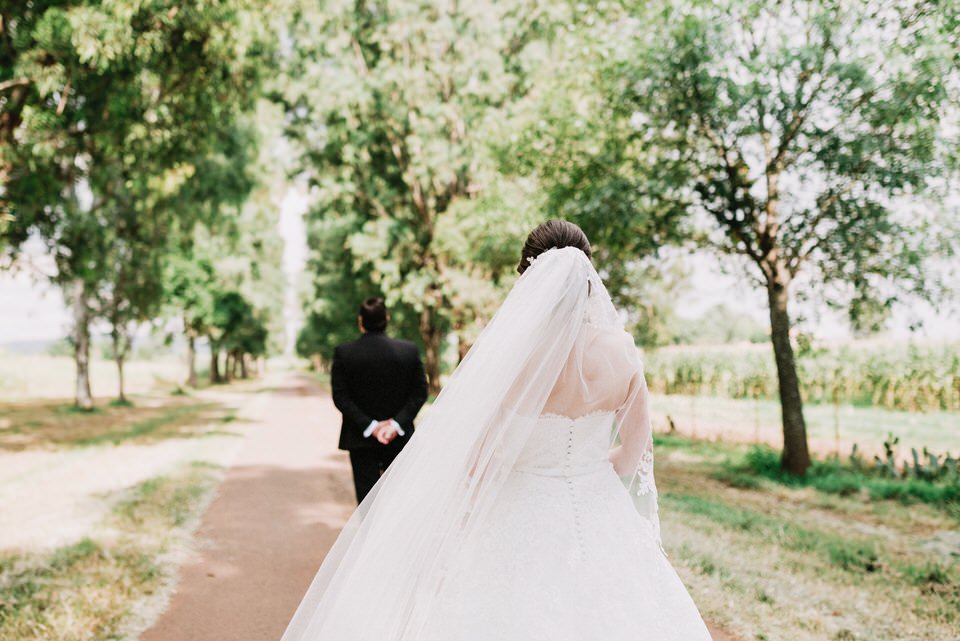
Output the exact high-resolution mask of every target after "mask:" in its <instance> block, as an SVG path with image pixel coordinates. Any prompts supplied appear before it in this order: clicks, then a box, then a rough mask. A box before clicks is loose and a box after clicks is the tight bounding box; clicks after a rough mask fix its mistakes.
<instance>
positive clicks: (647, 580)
mask: <svg viewBox="0 0 960 641" xmlns="http://www.w3.org/2000/svg"><path fill="white" fill-rule="evenodd" d="M590 261H591V253H590V244H589V242H588V241H587V238H586V236H585V235H584V233H583V231H582V230H581V229H580V228H579V227H577V226H576V225H574V224H573V223H569V222H565V221H559V220H551V221H548V222H546V223H544V224H542V225H540V226H539V227H537V228H536V229H534V230H533V232H531V233H530V236H529V237H528V238H527V241H526V244H525V245H524V247H523V255H522V258H521V262H520V265H519V267H518V271H519V272H520V274H521V275H520V278H519V279H518V280H517V283H516V285H514V287H513V289H512V290H511V292H510V294H509V295H508V296H507V299H506V300H505V301H504V303H503V306H502V307H501V308H500V310H499V311H498V312H497V314H496V316H494V318H493V320H491V321H490V323H489V324H488V325H487V327H486V328H485V329H484V331H483V333H482V334H481V335H480V337H479V339H478V340H477V342H476V344H475V345H474V346H473V348H472V349H471V350H470V352H469V353H468V354H467V356H466V358H464V360H463V362H462V363H461V364H460V366H459V367H458V368H457V370H456V371H455V372H454V374H453V375H452V376H451V377H450V380H449V382H448V383H447V385H446V386H445V387H444V389H443V392H442V393H441V394H440V396H439V397H438V398H437V400H436V402H435V403H434V404H433V406H432V407H431V408H430V409H429V411H428V413H427V416H426V418H425V419H424V420H423V421H422V424H421V426H420V428H419V429H418V430H417V432H416V434H415V435H414V436H413V438H412V440H411V441H410V443H409V444H408V445H407V447H406V448H405V449H404V450H403V452H402V453H401V454H400V456H399V457H398V458H397V459H396V460H395V461H394V463H393V464H392V465H391V466H390V468H389V469H388V470H387V473H386V474H384V476H383V477H382V478H381V480H380V482H379V483H378V484H377V486H376V487H375V488H374V489H373V491H372V492H371V493H370V494H369V495H368V496H367V498H366V499H365V500H364V501H363V503H361V505H360V507H359V508H357V511H356V512H355V513H354V515H353V517H352V518H351V519H350V521H349V522H348V523H347V525H346V527H345V528H344V530H343V532H342V533H341V534H340V538H339V539H338V540H337V542H336V544H334V546H333V548H332V549H331V550H330V552H329V554H328V555H327V557H326V559H325V560H324V562H323V565H322V566H321V567H320V571H319V573H318V574H317V576H316V578H315V579H314V581H313V584H312V585H311V586H310V589H309V590H308V592H307V594H306V596H305V597H304V599H303V602H302V603H301V604H300V607H299V608H298V609H297V612H296V614H295V615H294V617H293V620H292V621H291V622H290V625H289V626H288V628H287V631H286V633H285V634H284V636H283V641H539V640H543V641H547V640H549V641H628V640H629V641H640V640H644V641H709V639H710V635H709V633H708V632H707V629H706V627H705V626H704V623H703V620H702V619H701V618H700V615H699V613H698V612H697V609H696V606H695V605H694V604H693V601H692V600H691V599H690V596H689V595H688V594H687V591H686V589H685V588H684V586H683V584H682V583H681V582H680V579H679V578H678V577H677V575H676V573H675V572H674V570H673V568H672V567H671V566H670V563H669V561H668V560H667V558H666V555H665V554H664V553H663V551H662V547H661V544H660V526H659V520H658V518H657V491H656V486H655V485H654V479H653V447H652V435H651V428H650V417H649V414H648V408H647V387H646V382H645V381H644V376H643V369H642V365H641V363H640V359H639V356H638V354H637V350H636V349H635V347H634V344H633V340H632V338H631V337H630V335H629V334H627V333H626V332H625V331H624V330H623V325H622V322H621V320H620V318H619V315H618V314H617V312H616V310H615V309H614V307H613V304H612V303H611V301H610V297H609V295H608V294H607V291H606V289H605V287H604V286H603V283H602V282H601V280H600V277H599V275H598V274H597V271H596V270H595V269H594V267H593V265H592V264H591V262H590Z"/></svg>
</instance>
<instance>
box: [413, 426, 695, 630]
mask: <svg viewBox="0 0 960 641" xmlns="http://www.w3.org/2000/svg"><path fill="white" fill-rule="evenodd" d="M612 422H613V413H612V412H595V413H590V414H587V415H585V416H582V417H579V418H576V419H571V418H567V417H562V416H549V415H548V416H544V417H542V418H540V419H539V420H537V421H536V425H535V427H534V428H533V433H532V435H531V438H530V440H529V441H528V443H527V445H526V446H525V447H524V449H523V451H522V452H521V454H520V458H519V460H518V461H517V464H516V465H515V467H514V470H513V472H512V473H511V475H510V477H509V478H508V480H507V482H506V484H505V485H504V487H503V489H502V490H501V494H500V497H499V499H498V501H497V503H496V505H495V506H494V508H493V510H492V513H491V514H490V516H489V520H488V525H489V530H488V531H486V532H485V533H484V534H483V535H482V536H478V537H476V539H475V540H474V541H472V542H470V544H468V545H467V546H466V547H465V548H464V549H463V551H462V553H461V554H460V555H459V565H457V566H455V567H454V568H453V569H452V571H451V572H449V574H448V577H447V578H446V580H445V581H444V584H443V587H442V588H441V590H440V592H439V597H438V600H437V603H436V605H435V608H434V611H433V615H432V616H431V617H430V619H429V621H430V623H429V624H428V626H427V628H426V629H425V630H424V633H423V634H422V635H421V637H420V639H422V641H494V640H496V641H541V640H542V641H593V640H596V641H701V640H704V641H708V640H709V639H710V636H709V633H708V632H707V630H706V628H705V627H704V625H703V622H702V620H701V619H700V615H699V614H698V612H697V609H696V606H695V605H694V604H693V601H692V600H691V599H690V597H689V595H688V594H687V591H686V589H685V588H684V586H683V584H682V583H681V582H680V579H679V578H678V577H677V574H676V572H674V570H673V568H672V567H671V566H670V563H669V562H668V561H667V559H666V557H665V555H664V554H663V552H662V551H661V549H660V545H659V543H658V541H657V536H656V532H655V531H654V530H653V528H652V527H651V525H650V523H649V522H648V521H646V520H645V519H643V518H641V517H640V516H638V515H637V512H636V510H635V509H634V506H633V503H632V502H631V501H630V497H629V496H628V495H627V491H626V490H625V489H624V487H623V485H622V483H621V482H620V478H619V477H618V476H617V475H616V474H615V473H614V470H613V467H612V466H611V464H610V462H609V461H608V458H607V455H608V444H609V440H610V430H611V424H612Z"/></svg>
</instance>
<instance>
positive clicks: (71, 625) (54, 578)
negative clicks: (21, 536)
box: [0, 465, 219, 641]
mask: <svg viewBox="0 0 960 641" xmlns="http://www.w3.org/2000/svg"><path fill="white" fill-rule="evenodd" d="M218 477H219V473H218V471H217V470H216V469H214V468H212V467H211V466H209V465H191V466H188V467H186V468H185V469H183V470H181V471H180V472H179V473H177V474H174V475H170V476H164V477H158V478H154V479H150V480H148V481H145V482H143V483H141V484H139V485H137V486H135V487H133V488H131V489H130V490H129V491H128V492H126V493H125V494H124V495H123V496H121V497H117V499H116V503H115V505H114V508H113V510H112V512H111V514H110V516H109V517H108V519H107V522H106V523H104V524H103V525H104V528H103V530H104V531H103V532H102V533H101V534H100V535H99V536H91V537H88V538H84V539H82V540H80V541H78V542H76V543H74V544H72V545H68V546H64V547H61V548H59V549H57V550H54V551H52V552H49V553H45V554H32V555H23V554H17V553H15V552H10V551H5V552H2V553H0V641H41V640H42V641H47V640H49V639H57V640H58V641H81V640H88V639H98V640H104V641H106V640H111V639H121V638H125V637H126V636H127V634H128V632H129V628H130V626H131V625H135V623H134V622H135V620H136V618H137V613H136V611H135V608H136V604H137V603H138V602H140V601H141V600H142V599H145V598H147V597H149V596H150V595H152V594H154V593H156V592H157V591H159V590H161V589H162V588H163V587H164V585H165V583H167V582H168V581H170V576H171V572H172V568H171V567H170V563H169V560H167V557H168V555H169V554H170V553H171V551H172V550H173V549H175V548H176V547H177V546H182V545H184V544H185V542H186V540H187V539H188V537H189V534H190V531H191V530H192V526H193V523H194V522H195V519H196V518H198V516H199V514H200V513H201V512H202V509H203V507H204V505H205V504H206V500H207V498H208V497H209V496H210V495H211V494H212V490H213V488H214V487H215V486H216V482H217V480H218Z"/></svg>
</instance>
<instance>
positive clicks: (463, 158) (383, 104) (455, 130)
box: [283, 0, 565, 393]
mask: <svg viewBox="0 0 960 641" xmlns="http://www.w3.org/2000/svg"><path fill="white" fill-rule="evenodd" d="M554 14H557V15H554ZM564 14H565V10H564V9H563V8H562V7H560V6H557V5H550V4H547V3H538V2H535V3H522V2H506V3H493V2H486V1H484V2H481V3H480V4H479V5H477V4H476V3H474V4H473V5H471V6H470V7H466V6H460V5H456V4H443V5H438V6H425V5H422V4H418V3H415V2H409V1H408V0H401V1H393V2H377V3H367V4H362V3H361V4H356V3H331V4H328V5H325V6H323V7H322V8H316V7H314V6H312V5H311V4H309V3H304V4H303V5H302V8H301V10H300V13H298V14H297V16H296V18H297V20H296V22H295V24H294V25H292V27H291V35H292V39H293V41H294V43H295V46H294V47H293V49H294V51H295V52H296V53H295V55H293V56H292V57H291V59H290V61H289V67H290V68H289V70H288V72H287V81H286V82H287V83H288V86H287V87H286V88H285V90H284V93H283V96H284V100H285V103H286V105H287V108H288V111H289V113H290V119H291V123H292V127H291V132H292V134H293V136H294V138H295V141H296V144H297V145H298V148H299V150H300V153H301V156H302V164H303V168H304V170H305V171H307V173H308V176H309V177H310V180H311V182H312V185H313V186H314V187H315V188H316V190H315V193H316V194H317V202H316V204H315V206H314V207H313V209H312V212H311V214H310V216H311V217H313V218H317V219H324V220H336V219H341V218H343V219H344V225H346V226H348V227H350V228H351V229H352V231H351V233H350V235H349V236H348V238H347V239H346V241H345V245H346V252H347V254H348V256H347V261H348V264H349V265H351V268H352V269H354V270H356V271H358V272H361V273H364V274H366V275H368V280H369V282H370V283H371V284H374V285H375V286H376V289H378V290H382V291H383V292H384V293H385V294H386V298H387V302H388V305H390V306H391V307H393V308H401V307H404V306H408V307H410V308H413V309H414V310H416V312H417V314H418V333H419V336H420V339H421V342H422V344H423V347H424V350H425V359H424V360H425V369H426V372H427V376H428V379H429V383H430V389H431V391H432V392H434V393H436V392H437V391H438V390H439V385H440V373H441V348H442V344H443V340H442V339H443V337H444V335H445V334H446V333H447V331H449V330H450V329H451V328H453V329H454V330H455V331H461V329H458V328H465V327H466V326H467V325H469V324H470V323H471V320H472V318H473V315H474V314H473V311H470V312H469V313H468V314H467V316H466V317H463V318H458V317H456V314H455V313H452V311H451V310H457V309H462V310H464V311H465V312H467V311H468V307H465V306H463V305H454V304H453V300H454V298H458V299H459V300H460V301H461V302H462V301H463V300H465V299H466V298H467V297H469V293H470V291H471V290H473V289H476V290H478V291H481V292H483V291H484V290H485V289H486V284H487V283H490V282H491V281H496V280H497V279H499V277H500V276H502V275H505V274H507V273H509V270H510V269H512V267H513V262H514V260H515V258H514V257H513V256H511V260H510V263H511V264H510V265H509V266H508V265H506V264H504V263H497V264H492V265H477V264H464V262H463V261H462V259H458V260H461V262H460V264H459V265H457V264H454V263H455V261H452V260H450V257H451V254H449V253H446V252H444V249H443V248H444V246H445V244H447V246H456V245H457V244H458V243H459V240H458V239H462V238H470V236H469V235H468V234H465V233H464V232H469V231H470V229H471V228H470V226H461V225H456V224H452V222H453V221H454V220H455V219H459V220H463V219H460V218H458V216H457V214H456V211H457V210H458V208H460V207H467V208H468V205H467V203H469V202H470V201H474V200H478V199H482V198H483V197H484V194H486V193H492V192H494V191H495V189H494V188H495V186H496V183H497V180H498V179H499V178H500V176H499V175H498V174H497V172H496V171H495V170H494V169H493V168H494V166H495V163H494V162H493V159H492V158H491V157H490V154H489V153H488V144H487V141H488V140H489V138H490V136H491V135H492V134H493V133H494V132H495V130H496V128H497V127H498V126H499V125H498V123H499V120H500V119H501V118H503V117H506V115H507V114H508V113H509V110H510V107H511V105H512V104H513V103H514V102H515V101H516V100H518V99H519V98H520V97H522V96H523V95H525V93H526V92H527V91H529V89H530V75H531V70H532V69H533V70H535V69H537V68H538V67H539V66H540V64H541V63H542V62H543V61H544V60H546V59H547V58H548V56H549V52H548V51H547V49H546V48H545V47H539V46H531V45H532V43H540V44H544V43H545V38H546V34H548V33H549V32H550V30H551V29H552V28H553V27H552V25H555V24H558V23H560V22H562V20H563V18H564ZM518 182H519V181H518ZM504 191H509V189H507V188H506V187H505V189H504ZM516 191H517V193H519V191H520V190H516ZM501 193H503V192H501ZM517 209H519V212H520V213H526V211H528V210H526V209H525V208H523V207H520V208H517ZM461 211H464V210H461ZM508 211H509V210H507V211H505V212H504V213H502V214H501V219H508V224H507V225H506V226H503V227H498V228H494V229H493V230H492V231H494V232H495V233H496V238H497V241H498V242H494V243H490V245H495V246H496V247H497V248H498V251H497V252H495V253H488V256H497V257H499V256H501V255H502V253H503V252H502V251H500V248H502V247H506V246H512V247H513V248H519V246H520V243H521V242H522V238H523V236H522V234H524V233H526V231H527V230H528V225H527V224H525V223H524V221H522V219H521V218H520V217H519V216H515V217H513V218H509V215H508V213H507V212H508ZM514 213H516V212H514ZM537 215H538V216H539V215H540V214H537ZM521 226H522V227H523V228H524V231H523V232H520V233H519V234H518V233H517V228H518V227H521ZM448 241H449V242H448ZM514 251H515V253H519V250H518V249H515V250H514ZM490 274H496V275H497V278H495V279H492V278H490V277H489V275H490ZM468 283H470V284H471V285H472V286H468V285H467V284H468ZM319 294H320V296H321V297H326V296H331V297H337V296H338V294H336V293H334V292H319ZM358 302H359V301H353V302H352V303H351V305H350V307H351V308H352V307H355V306H356V305H357V303H358ZM482 306H483V305H482V304H478V305H471V306H470V309H473V310H475V309H476V308H478V307H482ZM318 318H319V317H318ZM351 325H352V324H351ZM464 338H465V340H466V335H464Z"/></svg>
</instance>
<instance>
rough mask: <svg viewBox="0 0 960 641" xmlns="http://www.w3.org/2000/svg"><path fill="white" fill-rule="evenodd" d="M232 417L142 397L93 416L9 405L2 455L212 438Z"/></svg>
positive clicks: (197, 405)
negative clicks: (104, 445) (56, 449)
mask: <svg viewBox="0 0 960 641" xmlns="http://www.w3.org/2000/svg"><path fill="white" fill-rule="evenodd" d="M232 416H233V415H232V414H229V413H226V414H225V411H224V410H223V408H222V407H221V406H220V405H218V404H217V403H212V402H207V401H203V402H200V401H197V400H196V399H193V398H190V397H185V396H181V397H165V398H164V397H138V398H135V399H134V402H133V404H131V405H105V406H101V407H97V408H95V409H94V410H92V411H83V410H78V409H76V408H74V407H73V406H72V405H70V404H68V403H65V402H56V401H32V402H25V401H24V402H19V403H9V404H5V405H0V451H14V452H15V451H22V450H27V449H40V448H46V449H50V448H59V447H71V446H86V445H100V444H114V445H116V444H119V443H124V442H139V443H143V442H151V441H156V440H159V439H163V438H170V437H180V438H184V437H189V436H200V435H210V434H215V433H217V431H218V430H217V425H218V424H222V423H224V422H229V421H231V420H233V419H232Z"/></svg>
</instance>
